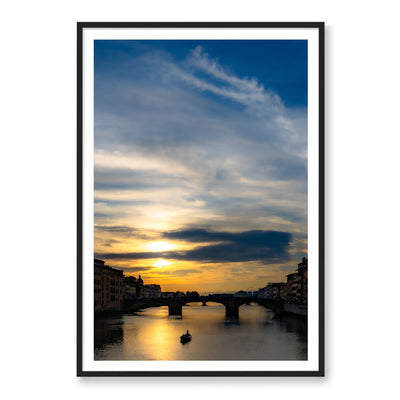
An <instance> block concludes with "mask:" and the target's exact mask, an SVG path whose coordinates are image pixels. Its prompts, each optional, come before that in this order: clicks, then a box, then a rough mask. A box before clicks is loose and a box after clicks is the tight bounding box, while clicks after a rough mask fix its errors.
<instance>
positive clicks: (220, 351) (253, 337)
mask: <svg viewBox="0 0 400 400" xmlns="http://www.w3.org/2000/svg"><path fill="white" fill-rule="evenodd" d="M117 322H118V321H117V320H108V323H107V320H105V321H104V324H103V325H101V326H99V328H98V329H99V330H98V339H99V341H101V340H102V339H104V342H103V343H104V344H103V345H102V346H100V347H98V348H97V350H96V351H95V359H96V360H159V361H173V360H296V359H306V357H307V328H306V326H304V324H303V323H302V321H298V320H293V321H290V320H285V321H284V320H280V319H276V318H275V316H274V313H272V312H271V311H268V310H266V309H265V308H263V307H261V306H257V305H252V306H245V305H243V306H242V307H241V309H240V319H239V320H238V321H229V320H226V319H225V309H224V306H223V305H221V304H217V303H211V302H210V303H208V304H207V306H206V307H202V304H201V303H196V304H195V303H191V304H190V306H189V307H184V308H183V312H182V317H170V316H168V307H166V306H164V307H157V308H148V309H145V310H142V311H140V312H138V313H137V314H135V315H124V316H123V317H122V318H121V319H120V320H119V323H117ZM187 329H188V330H189V331H190V333H191V334H192V336H193V339H192V340H191V341H190V342H189V343H186V344H182V343H181V342H180V336H181V335H182V334H183V333H185V332H186V330H187ZM113 332H118V335H113ZM122 332H123V334H122Z"/></svg>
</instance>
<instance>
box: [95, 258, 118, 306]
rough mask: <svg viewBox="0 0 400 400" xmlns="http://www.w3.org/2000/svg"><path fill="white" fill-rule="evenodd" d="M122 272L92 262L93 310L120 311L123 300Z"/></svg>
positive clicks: (97, 262)
mask: <svg viewBox="0 0 400 400" xmlns="http://www.w3.org/2000/svg"><path fill="white" fill-rule="evenodd" d="M123 278H124V274H123V271H121V270H119V269H115V268H111V267H109V266H107V265H105V262H104V261H102V260H96V259H95V260H94V310H95V311H106V310H112V311H120V310H121V307H122V300H123Z"/></svg>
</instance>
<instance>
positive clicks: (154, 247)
mask: <svg viewBox="0 0 400 400" xmlns="http://www.w3.org/2000/svg"><path fill="white" fill-rule="evenodd" d="M146 247H147V248H148V249H149V250H150V251H167V250H171V249H172V248H173V247H174V245H173V244H171V243H167V242H152V243H150V244H148V245H146Z"/></svg>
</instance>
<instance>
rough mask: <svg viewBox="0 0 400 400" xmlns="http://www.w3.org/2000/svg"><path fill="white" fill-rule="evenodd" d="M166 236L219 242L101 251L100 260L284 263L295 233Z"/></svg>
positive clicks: (200, 231) (187, 232)
mask: <svg viewBox="0 0 400 400" xmlns="http://www.w3.org/2000/svg"><path fill="white" fill-rule="evenodd" d="M163 235H164V237H165V238H169V239H176V240H184V241H187V242H193V243H200V242H202V243H204V242H219V243H217V244H208V245H203V246H198V247H196V248H194V249H192V250H186V251H164V252H129V253H97V254H96V258H100V259H103V258H104V259H107V260H109V259H130V260H138V259H155V258H163V259H167V260H168V259H169V260H183V261H199V262H204V263H213V262H244V261H255V260H260V261H265V262H270V263H273V262H282V261H285V260H288V259H289V253H288V246H289V244H290V242H291V234H290V233H287V232H275V231H247V232H238V233H231V232H210V231H207V230H204V229H195V230H182V231H174V232H166V233H164V234H163Z"/></svg>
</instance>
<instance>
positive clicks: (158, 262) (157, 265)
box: [154, 260, 171, 268]
mask: <svg viewBox="0 0 400 400" xmlns="http://www.w3.org/2000/svg"><path fill="white" fill-rule="evenodd" d="M169 264H171V263H170V262H169V261H165V260H157V261H156V262H155V263H154V265H155V266H156V267H158V268H161V267H165V266H166V265H169Z"/></svg>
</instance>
